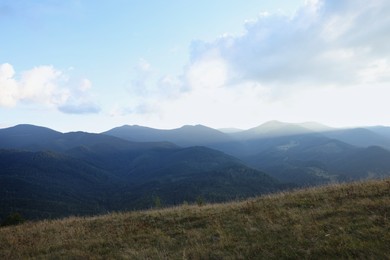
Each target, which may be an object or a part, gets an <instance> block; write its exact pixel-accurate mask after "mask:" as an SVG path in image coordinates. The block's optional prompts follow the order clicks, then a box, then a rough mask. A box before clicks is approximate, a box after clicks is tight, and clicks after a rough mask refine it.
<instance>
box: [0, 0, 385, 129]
mask: <svg viewBox="0 0 390 260" xmlns="http://www.w3.org/2000/svg"><path fill="white" fill-rule="evenodd" d="M389 17H390V3H389V2H388V1H386V0H373V1H370V2H369V3H367V2H366V1H362V0H338V1H336V0H306V1H305V0H295V1H292V0H291V1H259V0H257V1H255V0H246V1H238V0H237V1H234V0H230V1H226V0H224V1H222V0H218V1H205V0H201V1H185V0H182V1H179V0H167V1H155V0H154V1H135V0H134V1H130V0H128V1H125V0H113V1H92V0H68V1H59V0H36V1H29V0H2V1H1V2H0V28H1V38H0V39H2V40H1V41H0V127H8V126H12V125H16V124H20V123H30V124H36V125H42V126H47V127H50V128H53V129H56V130H60V131H73V130H83V131H90V132H100V131H104V130H108V129H110V128H112V127H115V126H119V125H123V124H138V125H146V126H151V127H156V128H175V127H180V126H182V125H184V124H204V125H208V126H211V127H215V128H222V127H238V128H249V127H253V126H256V125H259V124H261V123H263V122H265V121H268V120H274V119H275V120H281V121H288V122H304V121H319V122H322V123H325V124H328V125H331V126H353V125H379V124H380V125H390V117H388V111H390V102H388V99H389V97H390V89H389V88H390V84H389V83H390V76H389V75H390V47H389V44H388V43H389V42H390V31H389V30H390V29H389V28H390V19H389Z"/></svg>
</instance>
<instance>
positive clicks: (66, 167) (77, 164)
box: [0, 150, 122, 219]
mask: <svg viewBox="0 0 390 260" xmlns="http://www.w3.org/2000/svg"><path fill="white" fill-rule="evenodd" d="M0 169H1V171H0V218H4V217H5V216H6V215H8V214H9V213H11V212H19V213H21V214H22V215H23V216H25V217H26V218H29V219H30V218H56V217H62V216H66V215H86V214H88V215H91V214H97V213H103V212H107V210H108V209H109V207H108V206H109V205H108V203H107V201H106V199H107V198H106V197H105V196H104V195H105V193H106V192H112V191H113V189H114V187H116V189H118V188H120V187H121V186H122V184H121V182H120V181H119V179H116V178H115V176H112V175H111V174H110V173H109V172H107V171H104V170H103V169H99V168H97V167H94V166H92V165H90V164H88V163H86V162H83V161H81V160H78V159H75V158H71V157H69V156H66V155H63V154H58V153H54V152H25V151H16V150H0Z"/></svg>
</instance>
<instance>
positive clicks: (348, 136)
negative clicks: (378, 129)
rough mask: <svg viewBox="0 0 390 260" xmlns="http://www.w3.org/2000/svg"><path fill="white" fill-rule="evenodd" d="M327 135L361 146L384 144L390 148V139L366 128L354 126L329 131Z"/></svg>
mask: <svg viewBox="0 0 390 260" xmlns="http://www.w3.org/2000/svg"><path fill="white" fill-rule="evenodd" d="M323 134H324V135H325V136H327V137H329V138H332V139H337V140H340V141H342V142H345V143H348V144H352V145H355V146H360V147H368V146H373V145H377V146H382V147H385V148H390V139H389V138H387V137H385V136H383V135H380V134H377V133H375V132H374V131H371V130H368V129H365V128H352V129H341V130H333V131H327V132H324V133H323Z"/></svg>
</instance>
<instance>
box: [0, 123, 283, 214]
mask: <svg viewBox="0 0 390 260" xmlns="http://www.w3.org/2000/svg"><path fill="white" fill-rule="evenodd" d="M29 130H32V131H31V132H30V134H29ZM47 133H50V134H49V135H48V137H47V138H44V137H45V135H46V134H47ZM0 135H2V139H1V140H4V139H3V138H4V136H5V135H8V136H7V138H8V141H7V142H3V141H2V142H1V146H0V147H1V148H3V149H2V150H1V154H0V167H1V171H0V179H1V182H0V187H1V189H0V193H1V194H0V198H1V199H0V201H1V202H0V209H1V211H0V218H2V217H5V216H6V215H7V214H9V213H11V212H14V211H17V212H20V213H22V214H23V215H24V216H25V217H28V218H50V217H60V216H67V215H71V214H80V215H85V214H97V213H102V212H107V211H112V210H115V211H117V210H132V209H141V208H149V207H154V206H155V204H156V203H157V202H156V200H158V201H159V202H158V204H159V205H174V204H182V203H183V202H184V201H187V202H194V201H195V200H197V199H198V200H202V201H204V202H220V201H227V200H231V199H236V198H245V197H251V196H255V195H259V194H263V193H270V192H274V191H277V190H280V189H283V188H285V187H287V186H286V185H282V184H280V183H279V182H278V181H276V180H274V179H272V178H271V177H269V176H268V175H266V174H264V173H262V172H260V171H258V170H254V169H252V168H249V167H247V166H245V165H244V164H243V163H242V162H241V161H239V160H238V159H236V158H234V157H232V156H229V155H226V154H224V153H222V152H220V151H216V150H212V149H210V148H206V147H187V148H181V147H178V146H176V145H174V144H171V143H167V142H156V143H153V142H145V143H141V142H129V141H126V140H123V139H120V138H116V137H112V136H108V135H103V134H90V133H84V132H73V133H66V134H62V133H59V132H54V131H50V130H48V129H45V128H40V127H34V126H25V125H22V126H18V127H14V128H12V129H11V130H10V129H3V130H0ZM18 135H22V136H23V138H22V139H18V138H17V136H18ZM40 137H42V138H40ZM13 138H14V139H15V140H17V141H16V142H15V143H16V144H15V143H13V142H11V141H12V140H13ZM10 140H11V141H10ZM5 148H7V149H5ZM10 148H18V149H19V150H16V149H12V150H11V149H10ZM20 149H23V150H20Z"/></svg>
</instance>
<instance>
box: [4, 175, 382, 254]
mask: <svg viewBox="0 0 390 260" xmlns="http://www.w3.org/2000/svg"><path fill="white" fill-rule="evenodd" d="M389 212H390V180H389V179H387V180H382V181H369V182H365V183H354V184H344V185H336V186H326V187H320V188H315V189H309V190H302V191H297V192H292V193H283V194H279V195H273V196H267V197H259V198H256V199H251V200H246V201H243V202H236V203H228V204H218V205H207V206H203V207H198V206H182V207H177V208H172V209H165V210H154V211H143V212H132V213H122V214H111V215H107V216H101V217H94V218H69V219H64V220H57V221H43V222H37V223H26V224H24V225H20V226H15V227H5V228H1V229H0V258H5V259H15V258H27V257H29V258H30V257H33V258H35V257H38V258H60V257H70V258H83V259H84V258H131V259H158V258H168V259H210V258H213V259H222V258H239V259H254V258H256V259H258V258H265V259H267V258H313V259H315V258H332V259H334V258H355V259H356V258H371V259H387V258H389V257H390V249H389V247H388V245H389V244H390V221H389Z"/></svg>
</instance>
